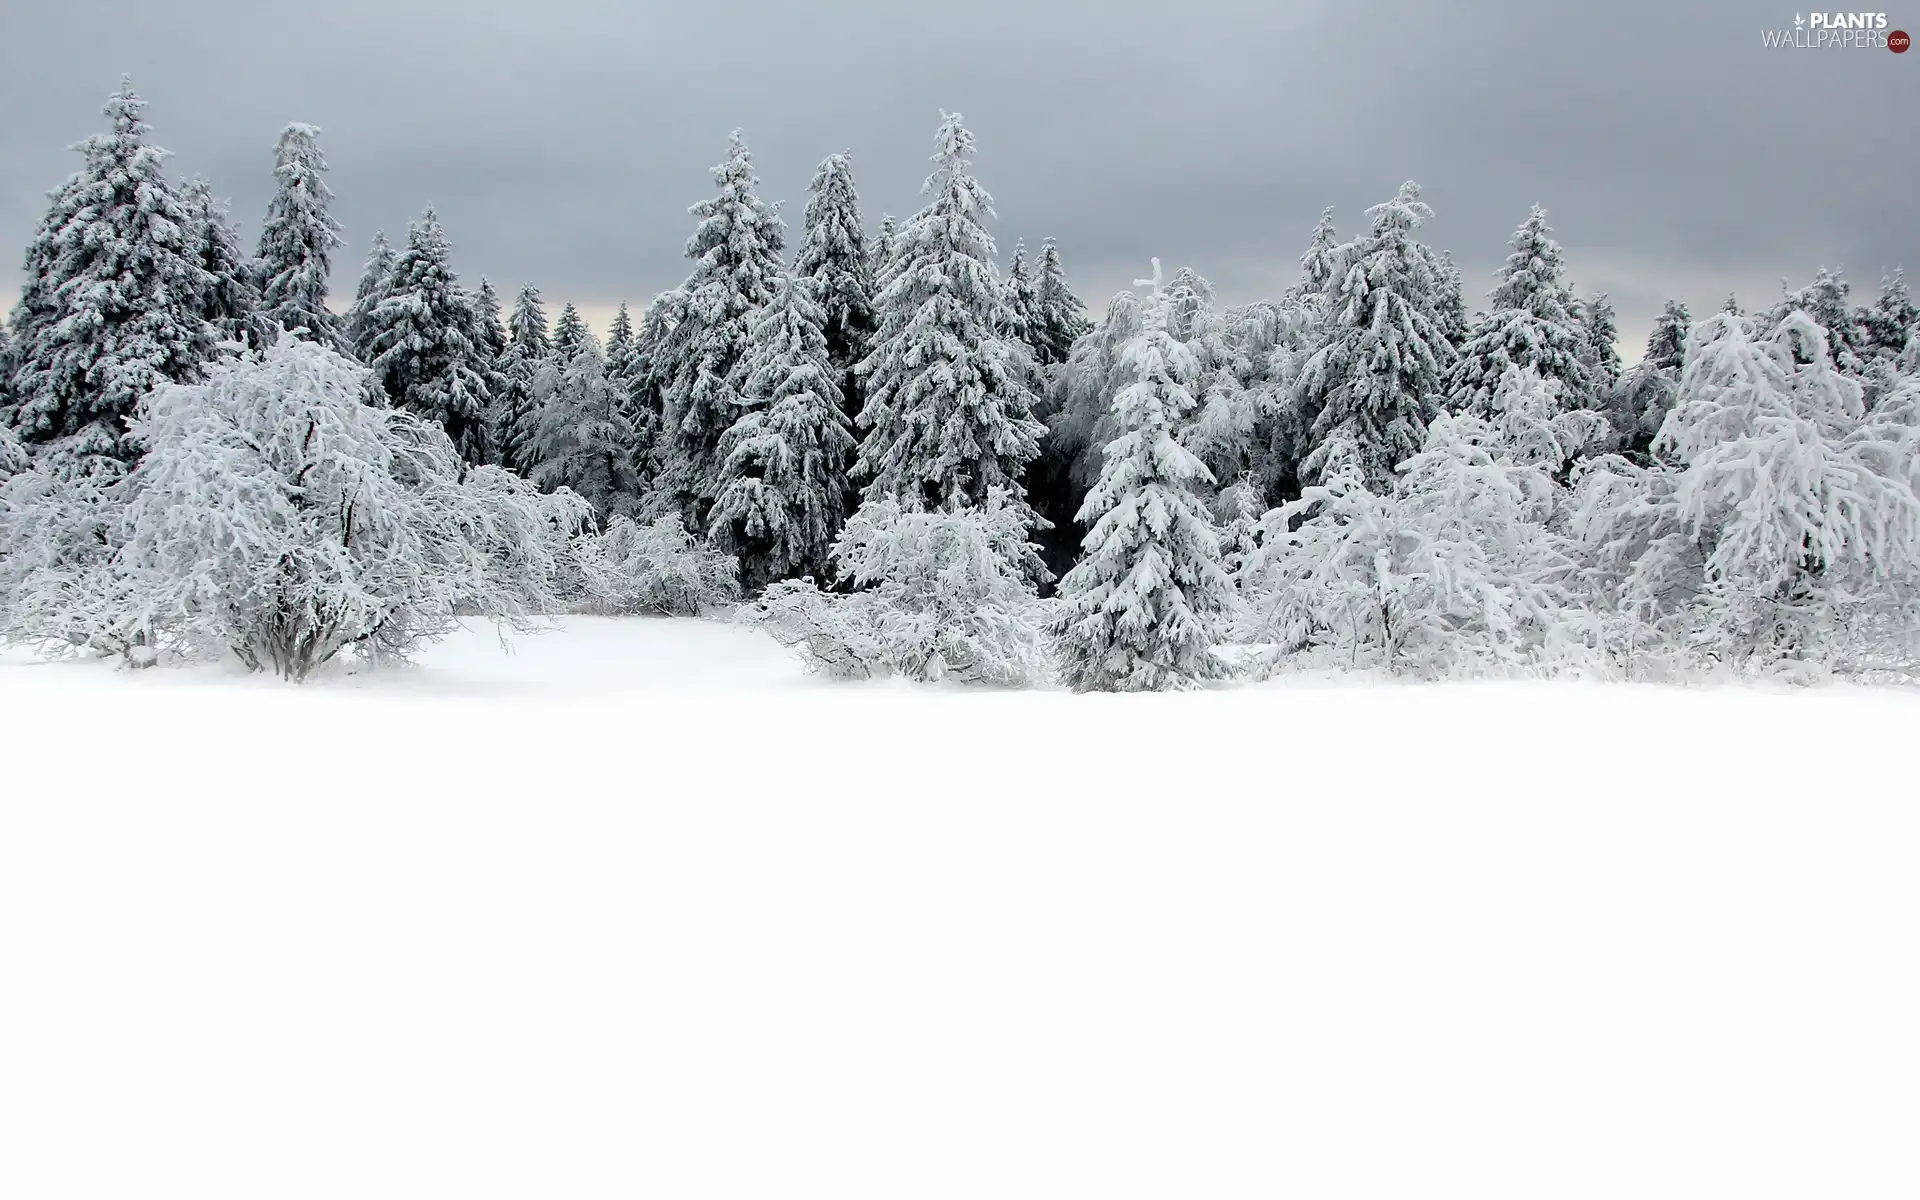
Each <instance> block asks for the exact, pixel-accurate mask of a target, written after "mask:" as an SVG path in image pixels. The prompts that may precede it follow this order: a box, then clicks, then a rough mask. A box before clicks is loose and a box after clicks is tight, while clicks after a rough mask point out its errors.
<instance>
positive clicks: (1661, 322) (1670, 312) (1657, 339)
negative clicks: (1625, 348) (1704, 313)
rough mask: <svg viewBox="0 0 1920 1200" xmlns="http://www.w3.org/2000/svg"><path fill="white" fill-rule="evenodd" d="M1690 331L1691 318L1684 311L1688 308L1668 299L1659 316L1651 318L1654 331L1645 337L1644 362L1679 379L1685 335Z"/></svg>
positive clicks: (1684, 363) (1685, 357)
mask: <svg viewBox="0 0 1920 1200" xmlns="http://www.w3.org/2000/svg"><path fill="white" fill-rule="evenodd" d="M1692 329H1693V316H1692V314H1690V313H1688V312H1687V306H1686V305H1684V304H1682V303H1680V302H1679V301H1678V300H1668V301H1667V304H1666V307H1665V308H1663V309H1661V310H1660V315H1659V316H1657V317H1655V318H1654V319H1653V332H1652V333H1650V334H1648V335H1647V352H1646V354H1645V356H1644V358H1643V361H1645V362H1647V363H1650V364H1652V366H1653V367H1654V368H1655V369H1657V370H1661V371H1668V372H1671V373H1672V374H1673V377H1674V378H1675V379H1676V380H1677V379H1679V378H1680V368H1681V367H1682V366H1684V365H1686V361H1687V334H1688V333H1689V332H1691V331H1692Z"/></svg>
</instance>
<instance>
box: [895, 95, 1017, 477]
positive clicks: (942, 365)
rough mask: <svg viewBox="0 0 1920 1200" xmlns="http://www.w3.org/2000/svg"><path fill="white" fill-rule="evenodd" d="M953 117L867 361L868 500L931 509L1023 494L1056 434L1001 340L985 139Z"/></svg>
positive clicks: (901, 240)
mask: <svg viewBox="0 0 1920 1200" xmlns="http://www.w3.org/2000/svg"><path fill="white" fill-rule="evenodd" d="M941 118H942V119H941V124H940V130H939V133H938V134H937V135H936V138H935V142H936V145H937V147H938V149H937V151H936V153H935V154H934V155H933V162H934V163H935V170H934V172H933V174H932V175H930V176H928V178H927V182H926V185H925V186H924V187H923V188H922V191H923V192H925V193H927V194H928V195H930V196H931V197H932V199H931V200H930V201H929V202H928V204H927V206H926V207H925V208H923V209H921V210H920V211H919V212H918V213H916V214H915V215H914V217H913V218H912V219H911V220H910V221H908V222H907V224H906V225H905V226H904V227H902V228H901V229H900V231H899V233H898V236H897V238H896V244H895V248H894V252H893V261H892V266H891V267H890V268H889V272H888V280H887V282H886V284H885V286H884V288H883V290H882V291H881V292H880V295H879V296H878V297H877V298H876V300H875V305H874V306H875V309H876V310H877V312H878V314H879V320H880V329H879V332H878V334H877V335H876V336H875V339H874V349H873V352H872V353H871V354H869V355H868V356H867V358H866V359H865V360H864V361H863V362H862V363H861V364H860V377H861V379H862V380H863V381H865V383H866V385H867V401H866V407H865V408H864V409H862V411H861V413H860V424H861V425H862V426H863V427H864V429H865V430H866V436H865V439H864V440H863V441H862V443H861V446H860V460H859V464H858V471H859V473H860V474H861V475H863V476H865V477H866V478H867V479H868V480H869V481H870V482H869V483H868V485H867V487H866V489H865V492H864V493H863V494H864V495H865V496H867V497H868V498H872V497H875V496H881V495H893V496H898V497H900V498H901V499H902V500H903V501H905V502H907V503H910V504H911V503H924V504H927V505H929V506H940V505H954V504H979V503H982V502H983V501H985V499H986V497H987V494H988V493H989V492H991V491H993V490H994V489H997V488H1008V489H1014V490H1017V489H1018V486H1019V479H1020V475H1021V472H1022V471H1023V470H1024V469H1025V468H1026V465H1027V464H1028V463H1029V462H1031V461H1033V459H1034V458H1035V457H1036V456H1037V455H1038V454H1039V452H1040V443H1039V439H1040V436H1041V435H1042V434H1043V433H1044V432H1045V429H1044V427H1043V426H1042V425H1041V424H1040V423H1039V422H1038V421H1036V420H1034V419H1033V415H1032V409H1033V403H1034V396H1033V393H1032V392H1031V391H1030V390H1028V388H1027V386H1026V383H1025V381H1024V379H1023V377H1022V376H1023V372H1021V371H1020V370H1018V365H1017V363H1016V362H1015V356H1014V355H1013V354H1012V353H1011V351H1010V350H1009V348H1008V347H1007V345H1006V343H1005V342H1004V341H1003V340H1001V338H1000V337H999V336H998V335H997V334H996V333H995V332H994V320H995V314H996V313H997V312H998V311H999V309H1000V286H999V282H998V280H996V279H995V278H994V269H993V256H994V244H993V237H992V235H990V234H989V233H988V232H987V230H986V226H985V225H984V224H983V222H984V221H985V220H986V218H988V217H991V216H992V215H993V198H992V197H991V196H989V195H988V194H987V192H986V191H985V189H983V188H982V187H981V186H980V184H979V183H978V182H977V181H976V180H975V179H974V177H973V176H972V175H971V174H969V173H968V170H967V167H968V161H969V157H970V155H971V154H972V153H973V149H974V142H973V135H972V134H971V133H969V132H968V131H967V129H966V127H965V126H964V125H962V124H961V121H960V114H958V113H953V114H946V113H942V114H941Z"/></svg>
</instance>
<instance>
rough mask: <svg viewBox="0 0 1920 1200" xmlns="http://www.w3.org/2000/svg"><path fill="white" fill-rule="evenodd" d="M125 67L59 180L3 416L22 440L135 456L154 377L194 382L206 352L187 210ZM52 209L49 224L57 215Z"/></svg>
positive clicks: (203, 289)
mask: <svg viewBox="0 0 1920 1200" xmlns="http://www.w3.org/2000/svg"><path fill="white" fill-rule="evenodd" d="M145 107H146V102H145V101H143V100H141V99H140V97H139V96H138V95H136V94H135V93H134V90H133V85H132V82H131V81H127V80H123V81H122V83H121V86H120V89H119V90H118V91H117V92H115V93H114V95H113V96H112V97H111V98H110V99H109V100H108V101H107V104H106V107H105V109H104V110H103V111H104V113H105V115H106V116H107V118H108V119H109V121H111V123H112V124H111V129H110V131H109V132H107V133H102V134H96V135H95V136H93V137H90V138H88V139H86V140H85V141H83V142H81V143H79V144H78V145H77V146H75V147H74V148H75V149H76V150H77V151H79V153H80V154H81V156H82V158H83V160H84V165H83V166H82V167H81V169H80V171H79V172H78V173H77V174H76V175H74V176H73V178H71V179H70V180H69V181H68V182H67V183H66V184H64V185H63V186H62V187H61V188H60V189H58V190H57V191H56V192H55V193H54V197H53V207H54V211H53V212H50V213H49V222H47V223H43V225H42V233H43V235H47V234H50V236H48V237H46V239H45V240H44V241H42V240H41V239H39V238H37V239H36V241H35V244H34V245H33V246H32V247H30V248H29V250H28V262H27V265H28V269H29V271H35V270H37V271H38V272H39V274H38V275H37V277H36V276H33V275H30V276H29V280H28V286H27V291H26V293H25V294H23V296H22V308H23V309H24V310H25V311H24V312H23V313H20V314H19V315H21V316H24V317H26V320H25V321H23V322H21V323H20V325H19V326H18V327H16V328H15V330H14V336H15V337H17V338H19V339H20V345H19V346H18V347H17V348H16V349H15V350H14V352H13V353H14V358H15V361H16V365H15V368H14V372H13V380H12V385H11V386H12V393H13V396H12V404H13V414H12V420H13V422H14V427H15V431H16V433H17V434H18V435H19V437H20V440H21V441H22V442H24V443H26V444H28V445H44V444H47V443H51V442H56V441H59V442H62V443H63V444H65V445H67V446H69V447H70V448H71V449H72V450H74V451H75V452H76V453H79V454H83V455H99V456H105V457H109V458H117V459H120V460H122V461H127V462H131V461H132V460H133V459H134V458H135V457H136V456H137V453H138V450H137V447H136V446H135V445H133V443H132V442H131V440H130V439H129V437H128V429H127V424H126V423H127V420H128V418H130V417H131V416H132V415H133V412H134V409H135V406H136V405H138V404H139V402H140V399H141V397H143V396H145V395H146V394H147V393H148V392H149V391H151V390H152V389H153V388H154V387H156V386H158V385H159V384H162V383H166V382H174V383H186V382H192V381H193V380H194V379H195V378H196V377H197V376H198V374H199V372H200V370H201V368H202V367H203V366H204V364H205V363H206V361H207V360H208V358H209V357H210V356H211V354H212V352H213V346H214V340H215V333H214V330H213V328H212V326H210V325H209V324H208V323H207V321H206V319H205V318H204V317H203V316H202V314H201V306H202V305H203V304H204V303H205V298H206V296H207V294H208V291H209V290H210V289H209V281H208V279H207V275H206V272H205V271H204V270H202V269H201V267H200V265H199V263H198V262H197V261H196V258H197V256H196V253H195V247H194V246H193V245H192V244H191V231H192V225H193V222H192V217H191V214H190V212H189V210H188V208H187V206H186V205H185V204H184V203H182V201H181V198H180V195H179V193H178V192H176V191H175V190H174V187H173V185H172V184H171V183H169V182H168V181H167V178H166V175H165V173H164V172H163V170H162V167H161V164H162V162H163V161H164V159H165V158H166V151H164V150H161V149H160V148H158V147H156V146H150V145H148V144H147V143H146V141H145V137H146V134H147V132H148V130H149V127H148V125H147V124H146V122H145V121H143V120H142V119H141V111H142V110H143V109H144V108H145ZM56 215H57V216H59V217H60V218H61V219H60V221H59V223H58V225H57V226H53V225H52V218H54V217H55V216H56Z"/></svg>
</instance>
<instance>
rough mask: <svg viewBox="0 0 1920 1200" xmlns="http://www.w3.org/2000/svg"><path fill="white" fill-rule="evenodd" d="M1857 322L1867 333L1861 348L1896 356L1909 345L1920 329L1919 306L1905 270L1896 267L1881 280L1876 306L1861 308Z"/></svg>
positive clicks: (1886, 357)
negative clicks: (1915, 304)
mask: <svg viewBox="0 0 1920 1200" xmlns="http://www.w3.org/2000/svg"><path fill="white" fill-rule="evenodd" d="M1858 323H1859V325H1860V327H1861V331H1862V333H1863V334H1864V335H1865V336H1864V340H1863V341H1862V344H1861V349H1862V350H1863V351H1865V352H1866V353H1867V354H1871V355H1874V356H1876V357H1879V358H1883V359H1888V360H1894V359H1898V358H1899V357H1900V352H1901V351H1903V350H1905V349H1906V348H1907V343H1908V342H1909V341H1911V340H1912V339H1913V336H1914V333H1915V332H1916V331H1920V308H1916V307H1915V306H1914V303H1913V297H1912V296H1911V295H1910V294H1909V293H1908V291H1907V279H1906V274H1905V273H1904V272H1902V271H1898V270H1896V271H1894V272H1893V273H1892V274H1890V275H1887V276H1886V277H1885V278H1883V279H1881V281H1880V298H1879V299H1878V300H1876V301H1874V304H1873V307H1872V308H1868V309H1862V310H1861V311H1860V313H1859V314H1858Z"/></svg>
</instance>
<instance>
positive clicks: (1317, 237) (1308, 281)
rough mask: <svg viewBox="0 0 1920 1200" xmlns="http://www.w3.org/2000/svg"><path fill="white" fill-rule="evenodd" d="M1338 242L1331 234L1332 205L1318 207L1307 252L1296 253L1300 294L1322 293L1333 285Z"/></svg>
mask: <svg viewBox="0 0 1920 1200" xmlns="http://www.w3.org/2000/svg"><path fill="white" fill-rule="evenodd" d="M1339 249H1340V242H1339V239H1338V238H1337V237H1335V235H1334V228H1333V205H1331V204H1329V205H1327V207H1325V208H1323V209H1321V210H1320V220H1319V222H1318V223H1317V224H1315V225H1314V227H1313V235H1312V236H1311V237H1309V238H1308V239H1307V251H1306V253H1305V254H1302V255H1301V256H1300V294H1301V295H1302V296H1322V295H1325V294H1326V292H1327V289H1328V288H1330V287H1331V286H1332V285H1333V282H1334V280H1335V278H1337V277H1338V276H1339V275H1340V273H1341V271H1340V257H1339V253H1338V252H1339Z"/></svg>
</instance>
